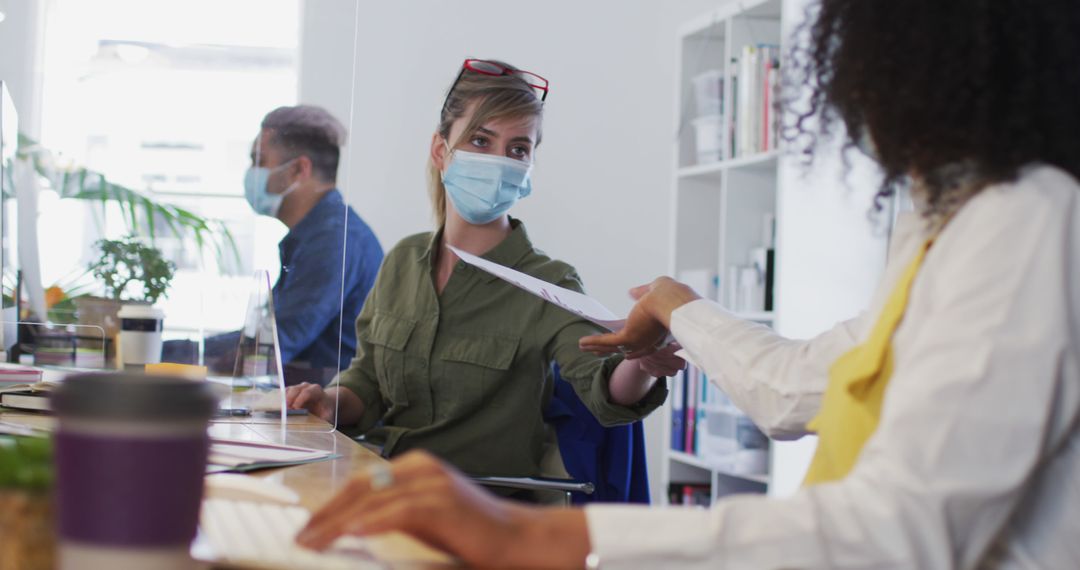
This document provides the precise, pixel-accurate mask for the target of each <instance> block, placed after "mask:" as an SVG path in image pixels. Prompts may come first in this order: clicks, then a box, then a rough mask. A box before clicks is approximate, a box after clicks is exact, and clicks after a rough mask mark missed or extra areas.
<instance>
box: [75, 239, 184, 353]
mask: <svg viewBox="0 0 1080 570" xmlns="http://www.w3.org/2000/svg"><path fill="white" fill-rule="evenodd" d="M94 246H95V247H96V248H97V249H98V250H99V251H100V256H99V257H98V258H97V259H96V260H95V261H93V262H92V263H91V264H90V265H89V267H87V269H88V271H89V273H90V274H91V275H93V276H94V277H95V278H96V279H97V281H98V282H99V283H100V284H101V286H102V288H103V290H104V296H102V297H95V296H90V295H84V296H81V297H76V298H75V300H74V301H75V306H76V312H77V314H78V321H79V324H81V325H95V326H100V327H101V328H102V329H104V334H105V337H106V338H107V339H112V340H113V341H114V342H113V345H114V346H115V340H116V339H117V338H118V336H119V333H120V325H121V323H120V311H121V308H122V307H123V306H124V305H125V304H127V305H137V306H139V308H137V309H129V311H133V314H134V313H138V315H136V318H137V319H139V320H147V319H149V320H153V319H157V320H158V321H159V326H158V328H157V332H158V338H159V339H160V320H161V317H162V315H161V314H160V311H156V310H148V309H150V307H151V306H152V305H153V304H154V303H156V302H157V300H158V299H160V298H161V297H162V296H164V295H165V294H166V293H167V292H168V289H169V285H170V284H171V283H172V279H173V275H174V272H175V271H176V265H175V264H173V263H172V262H171V261H168V260H166V259H165V258H164V257H162V255H161V250H159V249H157V248H155V247H153V246H150V245H147V244H146V243H144V242H143V241H142V240H140V239H139V238H138V236H135V235H128V236H126V237H123V238H121V239H118V240H109V239H103V240H99V241H98V242H97V243H95V244H94ZM158 342H159V343H160V340H158ZM129 344H130V343H129ZM158 351H159V352H160V347H159V348H158ZM108 357H109V354H106V358H108Z"/></svg>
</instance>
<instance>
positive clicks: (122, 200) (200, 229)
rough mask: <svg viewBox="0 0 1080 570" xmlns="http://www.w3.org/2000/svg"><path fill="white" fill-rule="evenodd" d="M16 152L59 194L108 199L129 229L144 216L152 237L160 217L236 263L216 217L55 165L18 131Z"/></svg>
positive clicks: (236, 250) (237, 253)
mask: <svg viewBox="0 0 1080 570" xmlns="http://www.w3.org/2000/svg"><path fill="white" fill-rule="evenodd" d="M18 154H19V156H20V157H28V158H30V160H31V162H32V163H33V165H34V169H35V170H36V171H37V173H38V174H39V175H41V176H42V177H44V178H45V179H47V180H48V181H49V184H50V185H51V186H52V187H53V189H54V190H56V191H57V193H59V194H60V196H61V197H63V198H73V199H77V200H95V201H99V202H101V204H102V206H107V205H108V204H109V203H110V202H111V203H115V204H117V206H118V207H119V208H120V214H121V217H122V218H123V219H124V223H125V224H126V225H127V226H128V228H127V229H128V232H129V233H130V232H139V230H140V229H142V227H141V226H140V224H139V222H140V219H141V218H143V217H145V218H146V225H145V229H146V230H147V232H148V233H149V237H150V239H151V240H153V239H154V238H156V237H157V236H158V235H159V234H158V229H159V226H158V224H157V222H158V221H159V220H160V221H162V222H164V224H165V226H167V227H168V229H169V231H170V232H172V234H174V235H175V236H177V237H183V236H184V235H186V234H190V235H191V236H192V237H193V238H194V239H195V243H197V244H198V245H199V249H200V251H202V249H203V247H204V246H206V245H207V244H209V246H211V247H212V248H213V251H214V254H215V256H216V258H217V259H218V260H219V262H221V261H222V260H225V259H227V255H226V254H228V253H231V254H232V257H233V258H235V259H236V262H237V264H239V260H240V250H239V248H237V246H236V240H235V238H234V237H233V235H232V232H230V231H229V229H228V227H227V226H226V225H225V223H224V222H222V221H220V220H215V219H209V218H203V217H202V216H199V215H197V214H195V213H193V212H191V211H189V210H186V209H184V208H181V207H179V206H176V205H173V204H167V203H164V202H159V201H157V200H156V199H154V198H152V197H150V196H147V195H146V194H144V193H142V192H139V191H138V190H134V189H131V188H128V187H126V186H121V185H119V184H116V183H113V182H110V181H108V180H107V179H106V178H105V176H104V175H102V174H101V173H98V172H94V171H92V170H89V169H87V168H84V167H81V166H69V167H67V168H61V167H58V166H57V165H56V159H55V156H54V155H53V153H52V152H50V151H49V150H47V149H45V148H43V147H42V146H41V145H40V144H38V143H37V141H34V140H33V139H31V138H30V137H27V136H26V135H23V134H21V133H20V134H19V148H18ZM140 212H141V215H140Z"/></svg>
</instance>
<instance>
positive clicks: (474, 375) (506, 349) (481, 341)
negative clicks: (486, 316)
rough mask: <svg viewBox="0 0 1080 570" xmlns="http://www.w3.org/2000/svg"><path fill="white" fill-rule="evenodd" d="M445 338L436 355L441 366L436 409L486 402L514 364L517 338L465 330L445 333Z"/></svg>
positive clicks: (452, 408)
mask: <svg viewBox="0 0 1080 570" xmlns="http://www.w3.org/2000/svg"><path fill="white" fill-rule="evenodd" d="M445 339H446V340H445V342H444V344H443V348H442V353H441V354H440V355H439V358H440V359H441V360H442V361H443V363H444V367H445V368H444V370H445V374H444V378H443V382H444V385H443V386H441V387H440V388H441V389H440V390H439V395H440V397H439V398H438V400H439V404H440V406H439V407H440V409H441V410H443V411H444V412H451V411H453V410H467V409H474V408H476V407H479V406H481V405H483V404H485V403H488V402H490V401H491V399H492V398H493V397H494V395H495V393H496V392H497V391H498V390H499V389H500V388H501V385H502V381H503V380H504V379H505V377H506V376H507V375H508V374H509V371H510V368H511V367H512V366H513V364H514V358H515V357H516V356H517V350H518V345H519V344H520V342H521V339H520V338H518V337H513V336H493V335H469V334H454V335H446V336H445Z"/></svg>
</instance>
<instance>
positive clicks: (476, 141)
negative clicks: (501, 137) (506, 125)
mask: <svg viewBox="0 0 1080 570" xmlns="http://www.w3.org/2000/svg"><path fill="white" fill-rule="evenodd" d="M469 142H470V144H472V145H473V146H475V147H477V148H486V147H487V145H488V140H487V139H485V138H484V137H473V138H472V140H471V141H469Z"/></svg>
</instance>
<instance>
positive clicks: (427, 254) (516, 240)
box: [419, 218, 533, 281]
mask: <svg viewBox="0 0 1080 570" xmlns="http://www.w3.org/2000/svg"><path fill="white" fill-rule="evenodd" d="M510 228H511V229H510V235H508V236H506V239H504V240H502V241H501V242H499V244H498V245H496V246H495V247H493V248H491V249H490V250H488V252H487V253H485V254H483V255H481V256H480V257H482V258H484V259H486V260H488V261H492V262H494V263H498V264H499V265H502V266H505V267H513V266H514V265H515V264H517V262H519V261H521V259H522V258H523V257H525V256H526V255H528V254H529V253H530V252H531V251H532V250H533V246H532V242H531V241H529V234H528V232H526V231H525V224H523V223H522V222H521V220H518V219H516V218H510ZM442 234H443V229H442V228H440V229H439V231H437V232H434V233H432V234H431V239H430V240H428V245H427V248H426V249H424V250H423V251H422V252H421V253H420V257H419V259H420V260H426V261H427V262H428V264H429V265H430V264H431V263H432V260H433V254H434V253H435V249H436V248H437V247H438V246H439V240H441V239H442ZM484 275H485V280H486V281H494V280H495V279H498V277H495V276H494V275H491V274H490V273H486V272H485V273H484Z"/></svg>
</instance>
